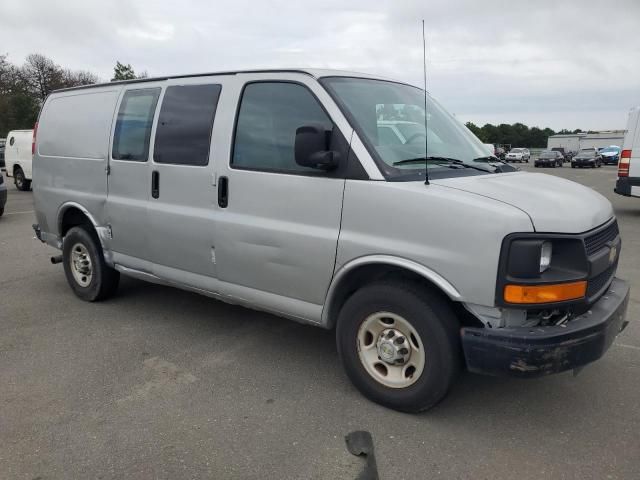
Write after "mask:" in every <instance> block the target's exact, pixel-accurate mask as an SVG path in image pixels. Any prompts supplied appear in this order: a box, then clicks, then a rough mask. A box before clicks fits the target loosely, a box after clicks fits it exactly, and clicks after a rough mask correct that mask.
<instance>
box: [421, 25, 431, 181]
mask: <svg viewBox="0 0 640 480" xmlns="http://www.w3.org/2000/svg"><path fill="white" fill-rule="evenodd" d="M422 64H423V72H424V184H425V185H429V160H428V159H429V130H428V129H427V123H428V119H429V115H427V37H426V36H425V34H424V18H423V19H422Z"/></svg>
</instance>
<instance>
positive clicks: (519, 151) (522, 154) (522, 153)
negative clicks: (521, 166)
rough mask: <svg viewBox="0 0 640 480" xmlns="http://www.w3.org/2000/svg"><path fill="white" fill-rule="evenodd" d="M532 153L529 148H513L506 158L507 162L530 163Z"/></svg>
mask: <svg viewBox="0 0 640 480" xmlns="http://www.w3.org/2000/svg"><path fill="white" fill-rule="evenodd" d="M530 158H531V153H530V152H529V149H527V148H512V149H511V150H510V151H509V153H507V155H506V156H505V160H506V161H507V162H526V163H529V159H530Z"/></svg>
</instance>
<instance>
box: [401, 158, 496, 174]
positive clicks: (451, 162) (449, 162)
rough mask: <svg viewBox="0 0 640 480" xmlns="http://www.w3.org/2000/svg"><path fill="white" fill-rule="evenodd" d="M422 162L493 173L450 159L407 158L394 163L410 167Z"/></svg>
mask: <svg viewBox="0 0 640 480" xmlns="http://www.w3.org/2000/svg"><path fill="white" fill-rule="evenodd" d="M475 160H477V159H475ZM420 162H432V163H435V164H436V165H439V166H442V167H448V168H458V166H460V167H462V168H473V169H474V170H479V171H481V172H485V173H493V172H492V171H491V170H488V169H486V168H482V167H477V166H475V165H469V164H468V163H465V162H463V161H462V160H459V159H457V158H450V157H426V158H425V157H417V158H407V159H406V160H398V161H397V162H393V166H394V167H395V166H396V165H408V164H411V163H420Z"/></svg>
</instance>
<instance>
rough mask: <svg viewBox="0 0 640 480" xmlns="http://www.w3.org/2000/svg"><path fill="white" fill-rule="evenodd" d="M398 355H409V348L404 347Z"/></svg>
mask: <svg viewBox="0 0 640 480" xmlns="http://www.w3.org/2000/svg"><path fill="white" fill-rule="evenodd" d="M398 353H399V354H400V355H406V354H407V353H409V350H408V349H407V348H405V347H403V348H401V349H400V350H398Z"/></svg>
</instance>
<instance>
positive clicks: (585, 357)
mask: <svg viewBox="0 0 640 480" xmlns="http://www.w3.org/2000/svg"><path fill="white" fill-rule="evenodd" d="M628 304H629V284H628V283H627V282H625V281H623V280H620V279H618V278H614V280H613V283H612V284H611V287H610V292H609V293H608V294H607V295H606V296H604V297H602V298H601V299H600V300H599V301H598V302H596V303H595V304H594V305H593V306H592V307H591V309H590V313H585V314H583V315H581V316H578V317H576V318H574V319H572V320H570V321H569V322H568V323H566V324H563V325H553V326H545V327H517V328H493V329H492V328H482V327H480V328H477V327H463V328H462V330H461V332H460V335H461V339H462V346H463V350H464V355H465V360H466V363H467V367H468V369H469V370H470V371H472V372H475V373H482V374H487V375H499V376H516V377H524V378H531V377H539V376H543V375H549V374H553V373H559V372H563V371H566V370H572V369H576V368H579V367H582V366H584V365H586V364H588V363H590V362H593V361H595V360H597V359H599V358H600V357H602V355H604V353H605V352H606V351H607V350H608V348H609V347H610V346H611V344H612V343H613V341H614V340H615V338H616V336H617V335H618V334H619V333H620V332H621V331H622V330H624V328H625V327H626V326H627V324H628V321H627V320H626V318H625V317H626V313H627V308H628Z"/></svg>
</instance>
